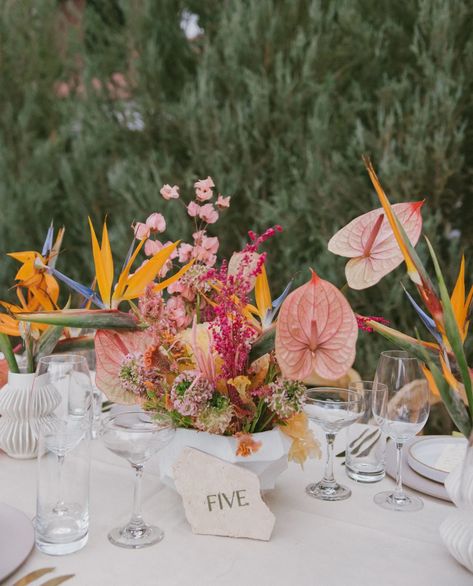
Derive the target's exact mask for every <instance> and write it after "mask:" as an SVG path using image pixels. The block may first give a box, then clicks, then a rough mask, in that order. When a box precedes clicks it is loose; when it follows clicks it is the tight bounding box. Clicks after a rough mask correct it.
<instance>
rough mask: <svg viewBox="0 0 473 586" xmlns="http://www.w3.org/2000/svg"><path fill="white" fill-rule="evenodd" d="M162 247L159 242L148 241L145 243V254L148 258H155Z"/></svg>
mask: <svg viewBox="0 0 473 586" xmlns="http://www.w3.org/2000/svg"><path fill="white" fill-rule="evenodd" d="M162 247H163V245H162V244H161V242H159V240H147V241H146V242H145V254H146V256H154V255H155V254H156V253H158V252H159V251H160V250H161V248H162Z"/></svg>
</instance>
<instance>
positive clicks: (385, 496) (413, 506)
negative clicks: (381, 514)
mask: <svg viewBox="0 0 473 586" xmlns="http://www.w3.org/2000/svg"><path fill="white" fill-rule="evenodd" d="M373 500H374V502H375V503H376V504H377V505H379V506H380V507H382V508H383V509H387V510H388V511H409V512H412V511H420V510H421V509H422V508H423V507H424V503H423V501H422V499H420V498H419V497H418V496H414V495H410V496H408V495H407V494H405V493H403V494H402V495H400V496H396V495H395V494H394V493H393V492H391V491H385V492H379V493H378V494H375V495H374V499H373Z"/></svg>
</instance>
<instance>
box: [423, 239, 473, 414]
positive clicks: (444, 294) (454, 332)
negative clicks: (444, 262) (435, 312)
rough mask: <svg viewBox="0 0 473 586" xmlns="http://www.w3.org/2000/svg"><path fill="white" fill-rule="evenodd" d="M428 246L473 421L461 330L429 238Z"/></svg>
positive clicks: (468, 375) (471, 400)
mask: <svg viewBox="0 0 473 586" xmlns="http://www.w3.org/2000/svg"><path fill="white" fill-rule="evenodd" d="M426 240H427V246H428V247H429V251H430V256H431V258H432V261H433V264H434V268H435V274H436V276H437V281H438V285H439V291H440V299H441V302H442V308H443V313H444V320H445V333H446V336H447V339H448V341H449V343H450V346H451V348H452V352H453V354H454V355H455V359H456V361H457V364H458V368H459V370H460V374H461V377H462V382H463V385H464V387H465V393H466V396H467V399H468V405H469V408H470V418H471V420H472V422H473V388H472V381H471V377H470V371H469V368H468V363H467V360H466V355H465V350H464V348H463V339H462V335H461V332H460V330H459V327H458V324H457V321H456V318H455V313H454V311H453V306H452V302H451V301H450V297H449V295H448V291H447V286H446V285H445V280H444V278H443V274H442V271H441V269H440V265H439V262H438V259H437V255H436V254H435V251H434V249H433V247H432V244H431V243H430V241H429V240H428V239H426Z"/></svg>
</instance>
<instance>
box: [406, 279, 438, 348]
mask: <svg viewBox="0 0 473 586" xmlns="http://www.w3.org/2000/svg"><path fill="white" fill-rule="evenodd" d="M402 288H403V289H404V293H405V294H406V295H407V298H408V299H409V301H410V302H411V305H412V307H413V308H414V309H415V310H416V312H417V315H418V316H419V317H420V319H421V320H422V323H423V324H424V326H425V327H426V328H427V329H428V330H429V332H430V333H431V334H432V336H433V337H434V338H435V339H436V340H437V342H438V343H439V344H442V336H441V334H440V332H439V331H438V329H437V326H436V325H435V322H434V320H433V319H432V318H431V317H430V315H427V314H426V313H425V311H423V309H421V308H420V307H419V305H417V303H416V301H415V300H414V298H413V297H412V295H411V294H410V293H409V292H408V291H407V289H406V288H405V287H404V285H402Z"/></svg>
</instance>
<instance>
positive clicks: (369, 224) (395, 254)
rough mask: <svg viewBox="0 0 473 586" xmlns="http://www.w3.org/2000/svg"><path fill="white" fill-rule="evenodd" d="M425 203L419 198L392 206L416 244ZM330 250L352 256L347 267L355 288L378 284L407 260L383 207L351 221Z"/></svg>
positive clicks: (350, 282) (351, 284)
mask: <svg viewBox="0 0 473 586" xmlns="http://www.w3.org/2000/svg"><path fill="white" fill-rule="evenodd" d="M423 203H424V202H423V201H417V202H409V203H397V204H395V205H393V206H392V209H393V211H394V213H395V214H396V216H397V218H398V220H399V222H400V223H401V224H402V226H403V228H404V230H405V232H406V234H407V236H408V237H409V240H410V241H411V243H412V245H413V246H415V245H416V244H417V241H418V240H419V237H420V233H421V231H422V216H421V213H420V208H421V207H422V204H423ZM328 249H329V250H330V252H333V253H334V254H338V255H340V256H345V257H348V258H349V259H350V260H349V261H348V263H347V264H346V266H345V275H346V278H347V283H348V285H349V287H351V288H352V289H366V288H367V287H371V286H372V285H375V284H376V283H378V281H380V280H381V279H382V278H383V277H384V276H385V275H387V274H388V273H390V272H391V271H392V270H394V269H395V268H396V267H398V266H399V265H400V264H401V263H402V261H403V259H404V257H403V254H402V251H401V250H400V248H399V245H398V244H397V242H396V238H395V236H394V234H393V231H392V229H391V226H390V224H389V221H388V220H387V219H386V217H385V214H384V211H383V208H378V209H376V210H373V211H371V212H368V213H366V214H363V215H362V216H358V217H357V218H355V219H354V220H352V221H351V222H350V223H349V224H347V225H346V226H345V227H344V228H342V229H341V230H339V231H338V232H337V233H336V234H335V235H334V236H332V238H331V239H330V241H329V243H328Z"/></svg>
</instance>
